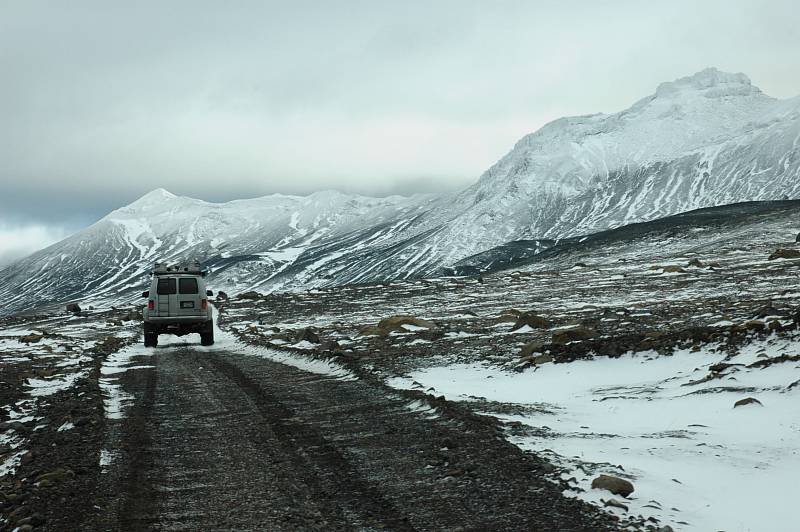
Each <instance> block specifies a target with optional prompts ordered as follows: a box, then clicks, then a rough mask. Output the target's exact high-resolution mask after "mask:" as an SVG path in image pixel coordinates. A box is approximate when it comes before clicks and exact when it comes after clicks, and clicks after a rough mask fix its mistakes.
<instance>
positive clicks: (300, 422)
mask: <svg viewBox="0 0 800 532" xmlns="http://www.w3.org/2000/svg"><path fill="white" fill-rule="evenodd" d="M150 363H151V364H152V367H149V368H142V369H135V370H131V371H129V372H128V373H127V374H126V375H124V376H123V377H122V378H121V381H120V382H121V383H122V384H123V387H124V388H125V390H126V392H128V393H131V394H132V395H133V396H134V398H135V399H134V404H133V405H132V406H131V407H130V408H129V410H128V411H127V418H126V419H124V420H122V421H119V422H118V423H119V425H121V426H120V427H119V429H118V440H121V441H118V442H117V444H118V447H117V449H118V451H119V452H118V459H117V460H116V462H115V463H114V464H113V465H112V467H111V468H110V470H109V471H108V473H107V474H106V487H105V491H106V493H107V494H110V495H109V499H108V500H110V501H111V502H109V503H108V505H107V507H108V509H109V512H107V520H106V521H104V522H102V523H98V527H97V529H98V530H231V529H234V530H387V529H388V530H398V531H406V530H442V529H445V530H510V529H523V530H562V531H577V530H612V529H614V523H613V522H612V521H610V519H609V516H608V515H607V514H604V513H602V512H600V511H598V510H596V509H594V508H592V507H589V506H588V505H586V504H584V503H582V502H580V501H578V500H575V499H568V498H565V497H563V496H562V495H561V491H560V490H561V488H559V486H558V485H557V484H555V483H553V482H551V481H549V480H546V479H545V478H543V475H542V472H543V470H542V469H540V467H539V466H540V464H541V462H540V461H537V460H532V459H530V457H528V456H526V455H524V453H522V452H521V451H519V450H518V449H516V448H515V447H513V446H512V445H510V444H508V443H507V442H505V441H504V440H503V439H502V438H501V437H499V435H498V434H497V432H496V430H495V429H493V428H492V426H491V424H487V423H474V422H472V421H470V420H469V419H466V418H465V419H460V418H459V417H458V416H457V415H455V416H453V415H449V414H445V413H443V412H439V413H438V414H437V415H430V413H427V414H421V413H420V412H419V411H415V409H414V408H409V402H410V401H409V399H408V398H406V397H404V396H402V395H400V394H397V393H395V392H394V391H392V390H390V389H388V388H386V387H385V386H383V385H382V384H380V383H376V382H367V381H365V380H357V381H353V380H338V379H336V378H333V377H328V376H320V375H315V374H311V373H307V372H304V371H301V370H298V369H295V368H292V367H289V366H285V365H283V364H279V363H276V362H272V361H270V360H266V359H263V358H260V357H257V356H246V355H241V354H236V353H231V352H228V351H225V350H222V349H218V350H209V349H195V348H194V346H191V345H180V346H174V345H173V346H169V347H162V348H158V349H157V350H156V354H154V355H153V356H152V358H151V359H150Z"/></svg>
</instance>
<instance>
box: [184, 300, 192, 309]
mask: <svg viewBox="0 0 800 532" xmlns="http://www.w3.org/2000/svg"><path fill="white" fill-rule="evenodd" d="M181 308H194V301H181Z"/></svg>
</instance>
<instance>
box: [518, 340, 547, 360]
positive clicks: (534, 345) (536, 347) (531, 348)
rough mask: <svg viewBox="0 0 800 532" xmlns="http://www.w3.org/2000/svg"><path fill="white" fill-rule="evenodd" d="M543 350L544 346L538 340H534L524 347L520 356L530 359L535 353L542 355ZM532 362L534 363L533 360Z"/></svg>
mask: <svg viewBox="0 0 800 532" xmlns="http://www.w3.org/2000/svg"><path fill="white" fill-rule="evenodd" d="M542 349H544V344H543V343H542V342H539V341H538V340H534V341H533V342H528V343H527V344H525V345H523V346H522V349H521V350H520V352H519V356H520V357H522V358H525V357H529V356H531V355H532V354H533V353H540V352H541V351H542ZM531 362H533V359H531Z"/></svg>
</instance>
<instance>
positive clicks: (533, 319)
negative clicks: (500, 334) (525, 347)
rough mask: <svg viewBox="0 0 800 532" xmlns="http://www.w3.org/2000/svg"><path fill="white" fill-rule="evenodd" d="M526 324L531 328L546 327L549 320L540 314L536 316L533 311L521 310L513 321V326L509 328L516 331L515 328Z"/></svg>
mask: <svg viewBox="0 0 800 532" xmlns="http://www.w3.org/2000/svg"><path fill="white" fill-rule="evenodd" d="M526 325H527V326H528V327H530V328H532V329H547V328H548V327H550V322H549V321H547V320H546V319H544V318H542V317H541V316H537V315H536V314H534V313H533V312H523V313H522V314H520V315H519V317H518V318H517V320H516V321H515V322H514V326H513V327H512V328H511V330H512V331H516V330H517V329H522V328H523V327H525V326H526Z"/></svg>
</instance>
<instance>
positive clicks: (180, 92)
mask: <svg viewBox="0 0 800 532" xmlns="http://www.w3.org/2000/svg"><path fill="white" fill-rule="evenodd" d="M794 13H795V5H794V3H793V2H788V1H775V2H770V3H769V4H768V5H764V4H763V3H760V2H744V3H738V4H737V6H736V7H733V6H732V4H731V3H730V2H727V1H721V0H714V1H710V2H703V3H702V4H697V3H695V2H689V1H688V0H680V1H675V2H670V3H642V2H634V1H628V0H626V1H621V2H615V3H613V4H609V3H602V4H601V3H589V2H578V1H572V2H550V1H545V2H523V1H517V2H496V3H489V2H478V1H474V2H465V1H439V2H422V1H416V2H415V1H412V2H388V1H384V2H381V1H345V2H321V1H320V2H308V1H305V2H291V3H287V2H260V1H259V2H247V1H240V2H235V3H218V2H197V1H192V2H188V1H179V2H168V3H163V2H135V3H108V2H101V1H89V0H85V1H82V2H72V3H69V4H66V3H63V2H36V1H31V2H6V3H3V4H2V5H0V68H2V71H3V73H4V82H3V83H2V84H0V116H2V117H3V123H2V125H0V160H2V161H3V165H2V167H1V168H0V187H2V190H3V194H2V195H0V221H2V220H3V219H5V220H15V221H18V222H21V221H27V222H35V221H42V222H46V223H48V224H50V223H58V224H62V225H66V226H69V227H72V226H80V225H81V224H86V223H90V222H91V221H93V220H95V219H97V218H99V217H100V216H102V215H103V214H105V213H106V212H108V211H109V210H111V209H113V208H115V207H117V206H119V205H121V204H124V203H127V202H129V201H131V200H133V199H135V198H136V197H138V196H139V195H141V194H143V193H145V192H147V191H148V190H150V189H153V188H156V187H164V188H167V189H168V190H171V191H172V192H175V193H177V194H185V195H190V196H196V197H201V198H203V199H208V200H215V201H222V200H226V199H232V198H235V197H252V196H257V195H262V194H267V193H271V192H283V193H307V192H312V191H313V190H317V189H321V188H337V189H342V190H347V191H354V192H361V193H373V194H388V193H393V192H398V191H399V192H404V193H406V192H407V193H411V192H414V191H440V190H453V189H456V188H458V187H460V186H465V185H467V184H469V183H471V182H473V181H474V180H476V179H477V177H478V176H479V175H480V173H481V172H482V171H483V170H485V169H486V168H487V167H488V166H489V165H491V164H492V163H493V162H494V161H495V160H497V159H498V158H499V157H501V156H502V155H503V154H504V153H505V152H506V151H507V150H508V149H510V148H511V146H512V145H513V144H514V142H515V141H516V140H517V139H518V138H520V137H521V136H522V135H524V134H526V133H529V132H531V131H533V130H535V129H537V128H538V127H540V126H541V125H543V124H544V123H545V122H546V121H548V120H551V119H554V118H557V117H559V116H562V115H569V114H583V113H590V112H597V111H605V112H612V111H617V110H619V109H622V108H624V107H627V106H628V105H630V104H631V103H633V101H635V100H637V99H639V98H640V97H642V96H644V95H646V94H648V93H650V92H652V91H653V90H654V89H655V87H656V85H658V83H660V82H662V81H667V80H671V79H674V78H677V77H681V76H684V75H688V74H691V73H693V72H695V71H697V70H700V69H702V68H704V67H706V66H710V65H713V66H717V67H719V68H721V69H723V70H731V71H743V72H745V73H747V74H748V75H750V76H751V77H752V78H753V80H754V82H755V83H756V84H758V85H759V86H761V88H762V89H764V90H765V91H766V92H767V93H770V94H772V95H774V96H778V97H788V96H792V95H795V94H796V93H798V92H800V90H798V88H799V87H800V71H798V70H797V69H795V68H793V67H794V65H795V64H796V63H797V50H798V49H800V36H798V30H797V29H796V25H795V24H794V23H793V21H794V20H795V17H794ZM420 176H425V177H424V178H421V177H420Z"/></svg>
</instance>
